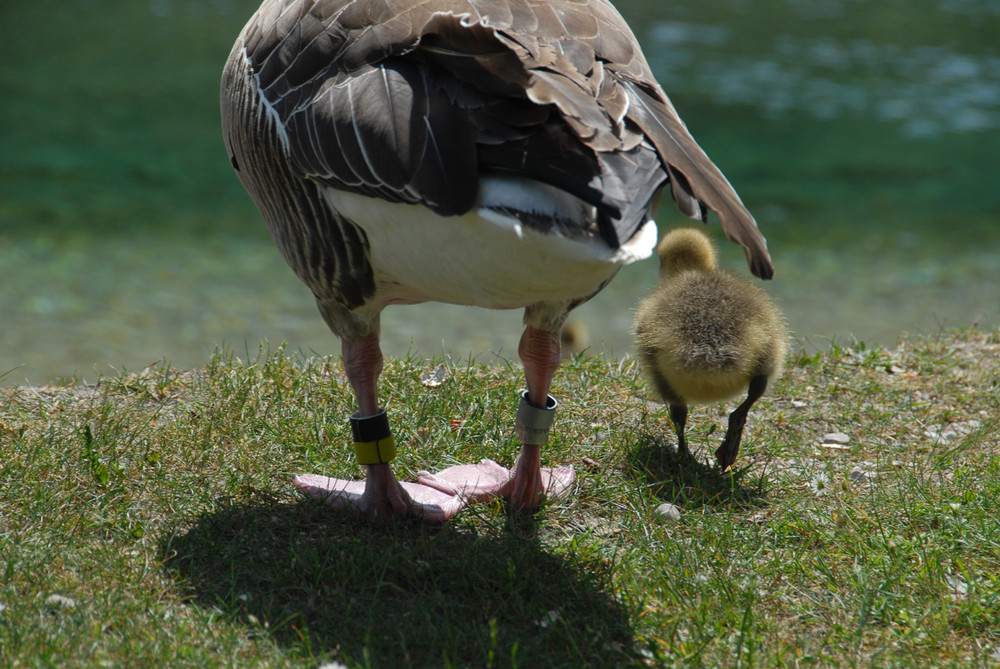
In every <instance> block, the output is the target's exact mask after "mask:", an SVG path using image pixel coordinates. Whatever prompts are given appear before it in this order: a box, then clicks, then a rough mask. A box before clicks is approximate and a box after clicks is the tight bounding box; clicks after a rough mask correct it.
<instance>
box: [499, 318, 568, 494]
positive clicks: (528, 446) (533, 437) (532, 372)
mask: <svg viewBox="0 0 1000 669" xmlns="http://www.w3.org/2000/svg"><path fill="white" fill-rule="evenodd" d="M560 349H561V342H560V337H559V333H558V332H550V331H548V330H543V329H540V328H537V327H534V326H531V325H528V326H527V327H525V330H524V334H523V335H522V336H521V343H520V345H519V346H518V355H519V356H520V358H521V362H522V363H523V364H524V375H525V380H526V382H527V385H528V391H527V393H525V396H524V397H523V399H522V403H521V406H520V408H519V410H518V423H519V424H518V433H519V434H520V435H522V445H521V454H520V455H519V456H518V458H517V462H516V463H515V464H514V469H513V472H512V475H511V479H510V484H509V486H508V487H507V490H506V491H505V494H504V496H505V497H506V498H507V499H508V500H509V502H510V504H511V507H512V508H514V509H516V510H526V511H530V510H533V509H535V508H537V507H538V505H539V504H540V503H541V501H542V498H543V497H550V498H556V497H559V496H560V495H562V494H563V493H565V492H566V491H567V490H568V489H569V487H570V485H572V483H573V469H572V468H570V467H559V468H552V469H549V468H543V467H542V466H541V448H542V445H543V444H544V443H545V442H546V441H547V440H548V437H547V432H548V430H547V423H551V420H552V412H554V411H555V406H556V403H555V399H553V398H551V397H550V396H549V388H550V387H551V385H552V377H553V376H555V373H556V369H558V367H559V355H560ZM546 413H547V414H548V415H547V416H546V415H545V414H546ZM540 423H546V425H545V426H544V428H539V427H538V425H539V424H540Z"/></svg>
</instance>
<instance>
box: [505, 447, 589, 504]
mask: <svg viewBox="0 0 1000 669" xmlns="http://www.w3.org/2000/svg"><path fill="white" fill-rule="evenodd" d="M575 476H576V475H575V473H574V472H573V468H572V467H542V466H541V464H540V449H539V448H538V447H537V446H529V445H525V446H523V447H522V448H521V455H520V457H518V459H517V463H516V464H515V465H514V471H513V475H512V476H511V479H510V485H509V486H508V487H507V490H506V491H505V492H504V497H505V498H506V499H507V501H508V502H509V503H510V505H511V507H512V508H514V509H516V510H519V511H533V510H535V509H537V508H538V506H539V505H540V504H541V503H542V500H543V499H548V500H558V499H560V498H561V497H563V496H564V495H565V494H566V493H567V492H568V491H569V489H570V487H571V486H572V485H573V480H574V478H575Z"/></svg>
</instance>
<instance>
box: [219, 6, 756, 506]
mask: <svg viewBox="0 0 1000 669" xmlns="http://www.w3.org/2000/svg"><path fill="white" fill-rule="evenodd" d="M221 107H222V128H223V135H224V139H225V143H226V148H227V150H228V152H229V158H230V161H231V163H232V165H233V167H234V169H235V170H236V173H237V175H238V176H239V178H240V181H241V182H242V183H243V185H244V187H245V188H246V190H247V191H248V193H249V194H250V197H251V198H252V199H253V201H254V203H255V204H256V205H257V208H258V209H259V210H260V212H261V214H262V215H263V218H264V220H265V222H266V223H267V226H268V229H269V230H270V233H271V235H272V237H273V239H274V241H275V243H276V245H277V247H278V249H279V251H280V252H281V254H282V256H283V257H284V259H285V260H286V261H287V262H288V264H289V265H290V266H291V268H292V270H293V271H294V272H295V273H296V275H297V276H298V277H299V278H300V279H301V280H302V281H303V282H304V283H305V284H306V286H308V288H309V289H310V290H311V291H312V293H313V295H314V296H315V298H316V303H317V305H318V307H319V311H320V314H321V315H322V316H323V318H324V320H325V321H326V323H327V325H328V326H329V327H330V329H331V330H332V331H333V333H334V334H335V335H337V336H338V337H340V338H341V340H342V350H343V357H344V366H345V370H346V375H347V378H348V380H349V382H350V384H351V386H352V388H353V391H354V394H355V398H356V401H357V406H358V410H357V412H356V413H355V414H354V415H352V416H351V417H350V424H351V427H352V431H353V436H354V442H355V451H356V453H357V456H358V462H359V463H360V464H362V465H365V466H366V467H367V469H366V473H365V479H364V480H363V481H361V480H358V481H351V480H342V479H332V478H327V477H324V476H319V475H313V474H306V475H301V476H298V477H296V479H295V484H296V485H297V486H298V488H299V489H300V490H303V491H304V492H306V493H307V494H311V495H314V496H317V497H320V498H322V499H324V500H326V501H327V502H329V503H330V504H332V505H334V506H337V507H349V508H351V509H354V510H355V511H357V512H359V513H360V514H361V515H363V516H366V517H376V516H382V515H392V514H411V515H418V516H422V517H424V518H426V519H432V520H440V519H445V518H448V517H450V516H452V515H453V514H454V513H456V512H457V511H458V510H459V509H461V508H462V507H463V506H464V505H465V504H466V503H467V502H468V501H470V500H476V499H487V498H491V497H497V496H500V497H503V498H506V499H507V500H508V501H509V502H510V504H511V507H512V508H520V509H527V510H530V509H533V508H535V507H536V506H537V505H538V504H539V503H540V502H541V500H542V499H543V498H544V497H546V496H549V497H551V496H554V495H558V494H561V493H563V492H564V491H565V490H566V489H567V487H568V486H569V485H570V484H571V482H572V477H573V473H572V470H571V469H570V468H553V469H547V468H546V469H543V468H542V467H541V464H540V463H541V457H540V449H541V446H542V445H543V444H545V443H546V441H547V435H548V432H549V427H550V425H551V423H552V419H553V415H554V412H555V409H556V405H557V402H556V400H555V398H553V397H551V396H550V395H549V389H550V385H551V381H552V378H553V375H554V374H555V371H556V368H557V367H558V364H559V359H560V341H559V330H560V328H561V326H562V324H563V322H564V321H565V319H566V316H567V314H568V313H569V312H570V310H571V309H573V308H574V307H576V306H578V305H580V304H582V303H583V302H585V301H586V300H588V299H590V298H591V297H592V296H593V295H594V294H596V293H597V292H598V291H600V290H601V289H602V288H603V287H604V286H605V285H606V284H607V283H608V282H609V281H610V280H611V278H612V277H613V276H614V275H615V273H616V272H617V271H618V270H619V269H620V268H621V267H622V266H623V265H625V264H628V263H631V262H633V261H635V260H639V259H642V258H645V257H648V256H649V255H650V254H651V253H652V251H653V248H654V246H655V242H656V236H657V233H656V225H655V223H654V222H653V221H652V220H651V219H650V213H651V209H652V203H653V201H654V197H655V196H656V194H657V193H658V192H659V191H660V190H661V189H664V188H669V190H670V192H671V194H672V195H673V197H674V199H675V201H676V203H677V206H678V208H679V209H680V211H681V212H682V213H684V214H686V215H688V216H691V217H693V218H696V219H701V220H705V219H706V218H707V216H708V212H709V210H712V211H715V212H716V213H717V215H718V217H719V221H720V223H721V225H722V229H723V231H724V232H725V234H726V235H727V236H728V237H729V238H730V239H731V240H733V241H735V242H737V243H739V244H741V245H742V246H743V247H744V248H745V250H746V254H747V259H748V262H749V264H750V267H751V269H752V271H753V272H754V273H755V274H756V275H758V276H760V277H764V278H767V277H770V276H771V274H772V268H771V261H770V257H769V255H768V252H767V246H766V243H765V241H764V238H763V237H762V236H761V234H760V232H759V231H758V229H757V225H756V223H755V222H754V219H753V217H752V216H751V215H750V213H749V212H748V211H747V210H746V208H745V207H744V206H743V203H742V202H741V201H740V198H739V197H738V196H737V194H736V192H735V191H734V190H733V188H732V186H730V184H729V182H728V181H727V180H726V178H725V177H724V176H723V175H722V173H721V172H720V171H719V170H718V168H717V167H716V166H715V165H714V164H713V163H712V162H711V160H709V158H708V157H707V156H706V155H705V153H704V152H703V151H702V150H701V148H699V146H698V145H697V143H695V141H694V139H693V138H692V137H691V135H690V134H689V133H688V131H687V129H686V127H685V125H684V123H683V122H682V121H681V119H680V118H679V117H678V115H677V112H676V111H675V110H674V107H673V105H672V104H671V103H670V101H669V100H668V99H667V96H666V94H665V93H664V92H663V90H662V89H661V88H660V87H659V85H658V84H657V83H656V81H655V80H654V79H653V75H652V73H651V72H650V70H649V66H648V65H647V63H646V60H645V59H644V57H643V55H642V53H641V51H640V49H639V44H638V42H637V41H636V39H635V37H634V36H633V35H632V32H631V31H630V30H629V28H628V26H627V25H626V24H625V21H624V20H623V19H622V17H621V16H620V15H619V14H618V12H617V11H616V10H615V9H614V8H613V7H612V6H611V4H609V3H608V2H607V1H606V0H551V1H543V0H392V1H387V0H266V1H265V2H264V3H263V4H262V5H261V6H260V8H259V9H258V11H257V13H256V14H254V16H253V17H252V18H251V19H250V20H249V22H248V23H247V24H246V27H245V28H244V29H243V32H242V33H241V34H240V36H239V38H238V39H237V40H236V43H235V45H234V46H233V50H232V52H231V54H230V56H229V60H228V61H227V63H226V66H225V70H224V72H223V76H222V85H221ZM425 301H438V302H448V303H453V304H463V305H474V306H479V307H487V308H491V309H512V308H518V309H524V324H525V329H524V332H523V335H522V337H521V341H520V345H519V348H518V353H519V356H520V358H521V360H522V361H523V364H524V370H525V379H526V385H527V390H526V391H525V393H524V394H523V395H522V397H521V399H520V402H519V404H518V411H517V416H516V418H515V421H514V430H513V432H514V433H515V434H516V435H517V437H518V438H519V440H520V441H521V443H522V447H521V452H520V455H519V457H518V458H517V460H516V462H515V463H514V466H513V469H512V470H508V469H507V468H506V467H504V466H501V465H499V464H497V463H495V462H492V461H489V460H487V461H483V462H481V463H478V464H473V465H463V466H459V467H453V468H450V469H446V470H444V471H442V472H438V473H437V474H436V475H432V474H427V473H423V474H421V475H420V478H419V481H418V482H416V483H401V482H399V481H398V480H397V479H396V477H395V474H394V473H393V470H392V467H391V465H390V461H391V460H392V457H393V455H394V453H395V443H394V441H393V437H392V433H391V430H390V428H389V421H388V417H387V415H386V412H385V408H384V407H382V406H381V405H380V404H379V398H378V390H377V383H378V377H379V373H380V371H381V368H382V354H381V350H380V347H379V332H380V314H381V313H382V310H383V309H384V308H385V307H387V306H388V305H392V304H415V303H419V302H425Z"/></svg>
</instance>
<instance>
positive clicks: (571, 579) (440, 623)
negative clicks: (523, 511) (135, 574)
mask: <svg viewBox="0 0 1000 669" xmlns="http://www.w3.org/2000/svg"><path fill="white" fill-rule="evenodd" d="M466 514H469V515H468V516H467V515H466ZM466 514H463V516H460V517H459V518H457V519H454V520H453V521H452V522H451V523H449V524H446V525H440V526H433V525H427V524H424V523H421V522H419V521H410V520H396V521H390V522H387V523H384V524H382V525H371V524H367V523H363V522H359V521H358V520H356V519H354V518H352V517H350V516H348V515H346V514H343V513H337V512H334V511H331V510H330V509H329V508H327V507H324V506H322V505H321V504H318V503H315V502H312V501H292V500H289V499H278V498H275V497H274V496H271V495H269V494H267V493H256V494H254V495H252V496H251V501H249V502H247V501H239V502H233V503H227V504H225V505H223V506H222V507H220V508H217V509H215V510H212V511H210V512H207V513H205V514H203V515H202V516H200V517H199V518H197V519H196V520H195V521H194V523H193V524H192V525H191V526H189V527H186V528H185V529H182V530H180V531H178V532H176V533H174V534H173V535H171V536H169V537H168V538H166V539H165V540H164V541H163V542H162V543H161V552H162V556H163V560H164V564H165V567H166V569H167V571H168V572H169V573H171V574H172V575H173V576H174V577H175V578H176V579H177V580H178V581H179V582H181V583H183V584H184V586H185V587H187V588H188V589H189V592H190V601H191V602H192V603H193V604H194V605H196V606H204V607H207V608H217V609H220V610H221V611H222V612H223V613H224V614H225V615H226V616H227V617H229V618H230V619H231V620H234V621H236V622H238V623H242V624H245V625H247V627H248V634H250V635H254V634H261V635H270V636H271V637H272V638H273V639H274V640H276V641H277V642H278V643H279V644H280V645H284V646H288V647H289V648H293V649H294V650H295V651H296V652H306V653H308V654H311V655H312V656H313V657H322V656H330V657H334V658H336V659H338V660H340V661H342V662H346V663H348V664H351V663H354V662H359V663H362V664H366V665H370V666H386V667H389V666H418V667H419V666H488V665H490V664H493V665H497V666H506V665H512V666H513V665H519V664H526V665H531V666H573V665H574V664H575V663H576V662H579V661H582V660H583V658H586V660H587V662H589V663H590V664H592V665H593V666H620V665H624V664H634V663H635V662H636V661H637V655H636V652H635V635H634V632H633V630H632V628H631V626H630V622H629V617H628V613H627V611H626V609H625V608H624V606H623V605H622V604H621V602H620V601H619V599H618V598H617V597H616V595H615V592H614V589H613V586H612V574H611V567H610V565H608V564H607V563H605V562H603V561H601V560H599V559H598V558H595V557H594V556H592V555H587V556H581V555H579V554H576V553H574V552H572V551H560V552H559V553H558V554H557V553H554V552H553V551H551V550H549V549H547V548H546V547H545V546H544V545H543V544H542V543H541V542H540V541H539V539H538V534H539V532H538V531H536V527H535V526H534V524H533V523H532V522H530V521H525V520H521V521H515V522H513V524H512V523H511V522H508V523H506V524H505V523H504V522H503V521H495V520H493V521H492V522H493V524H491V518H490V517H487V516H488V515H489V514H482V515H481V517H479V518H477V517H476V515H475V511H472V512H471V513H470V512H466ZM463 518H464V520H463Z"/></svg>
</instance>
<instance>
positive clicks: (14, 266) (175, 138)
mask: <svg viewBox="0 0 1000 669" xmlns="http://www.w3.org/2000/svg"><path fill="white" fill-rule="evenodd" d="M618 6H619V8H620V9H621V10H622V13H623V14H625V16H626V18H628V19H629V21H630V22H631V23H632V25H634V26H638V28H637V30H636V33H637V35H638V37H639V39H640V41H641V42H642V43H643V45H644V49H645V51H646V54H647V57H648V59H649V60H650V63H651V64H652V66H653V69H654V71H655V72H656V73H657V76H658V77H659V78H660V80H661V82H662V83H663V85H664V87H665V88H666V89H667V91H668V93H669V94H670V95H671V97H672V99H673V100H674V103H675V105H676V106H677V108H678V110H679V111H680V113H681V115H682V116H683V117H684V119H685V120H686V122H687V124H688V126H689V127H690V128H691V130H692V132H693V134H694V135H695V137H696V138H697V139H698V140H699V142H700V143H701V144H702V146H703V147H704V148H705V149H706V150H707V151H708V153H709V155H711V156H712V157H713V159H714V160H715V161H716V163H718V164H719V166H720V167H721V168H722V169H723V171H724V172H725V173H726V174H727V176H728V177H729V178H730V180H731V181H732V182H733V184H734V185H735V186H736V187H737V189H738V190H739V192H740V194H741V196H742V197H743V199H744V201H745V202H746V203H747V204H748V205H749V206H750V208H751V210H752V211H754V213H755V214H756V216H757V218H758V221H759V223H760V226H761V228H762V230H763V231H764V233H765V235H766V236H767V238H768V240H769V245H770V248H771V251H772V255H773V257H774V260H775V265H776V268H777V275H776V278H775V280H774V281H773V282H771V283H770V284H768V288H769V290H771V292H772V293H773V294H774V295H775V296H776V298H777V299H778V300H779V302H780V303H781V305H782V306H783V307H784V309H785V311H786V314H787V317H788V320H789V323H790V326H791V329H792V330H793V331H794V332H795V334H796V336H797V337H798V338H799V340H800V341H801V342H803V343H804V345H807V346H818V347H825V346H826V345H827V344H828V342H829V340H830V339H831V338H834V337H837V338H848V337H854V336H856V337H858V338H861V339H864V340H867V341H870V342H879V343H883V344H886V345H892V344H893V343H894V342H895V341H896V339H897V338H898V337H899V335H900V334H901V333H902V332H904V331H920V332H935V331H937V330H939V329H940V328H942V327H951V326H955V327H957V326H967V325H972V324H973V323H977V322H978V323H980V324H982V325H984V326H988V325H997V324H998V323H1000V225H998V223H1000V187H998V185H997V183H998V179H997V177H998V172H1000V2H998V1H997V0H906V1H903V0H879V1H875V0H766V1H765V0H754V1H750V0H714V1H702V2H681V3H677V2H673V3H664V2H658V1H656V0H643V1H641V0H629V1H627V2H626V1H624V0H623V1H622V2H620V3H618ZM254 8H255V3H254V2H252V1H245V0H214V1H210V0H150V1H147V0H59V1H56V0H34V1H33V2H30V3H29V2H19V3H14V2H4V3H2V4H0V374H4V373H6V374H4V376H3V379H2V383H4V384H5V385H11V384H19V383H25V382H28V383H35V384H38V383H45V382H49V381H52V380H54V379H56V378H59V377H69V376H72V375H74V374H79V375H81V376H82V377H84V378H86V379H91V380H92V379H93V378H94V377H95V376H96V374H97V373H98V372H106V371H109V370H110V369H112V368H114V369H121V368H126V369H133V370H137V369H141V368H142V367H144V366H146V365H147V364H150V363H152V362H154V361H157V360H159V359H161V358H166V359H167V360H169V361H170V363H171V364H173V365H175V366H179V367H190V366H196V365H200V364H203V363H204V362H205V361H206V360H207V358H208V356H209V355H210V354H211V352H212V351H213V350H214V349H215V348H216V347H217V346H229V347H231V348H233V349H235V350H237V351H238V352H243V351H249V352H250V353H251V354H254V353H256V351H257V350H258V346H259V343H260V341H261V340H262V339H267V340H269V341H270V342H272V344H271V345H272V346H274V345H276V344H277V343H278V342H281V341H287V342H288V344H289V347H290V348H292V349H301V350H303V351H306V352H311V351H315V352H318V353H324V354H325V353H331V352H334V353H335V352H338V351H339V344H338V342H337V341H336V339H335V338H334V337H333V336H332V335H330V334H329V333H328V332H327V331H326V329H325V326H324V325H323V323H322V321H321V319H320V318H319V316H318V315H317V314H316V312H315V306H314V304H313V301H312V298H311V296H310V294H309V292H308V291H307V290H306V289H305V288H304V287H303V286H302V285H300V284H299V283H298V281H297V280H296V279H295V278H294V276H293V275H292V273H291V271H290V270H288V269H287V267H285V266H284V264H283V262H282V260H281V259H280V257H279V256H278V253H277V251H276V250H275V249H274V248H273V245H272V243H271V241H270V239H269V238H268V236H267V233H266V231H265V229H264V225H263V222H262V221H261V219H260V217H259V215H258V214H257V212H256V210H255V209H254V208H253V206H252V204H251V203H250V200H249V198H248V197H247V196H246V194H245V193H244V192H243V190H242V187H241V186H240V184H239V182H238V181H237V179H236V177H235V176H234V174H233V173H232V170H231V169H230V167H229V164H228V161H227V159H226V155H225V151H224V149H223V146H222V141H221V135H220V130H219V120H218V81H219V75H220V72H221V68H222V65H223V63H224V62H225V59H226V56H227V54H228V52H229V49H230V47H231V45H232V43H233V41H234V39H235V37H236V35H237V33H238V32H239V30H240V28H241V26H242V25H243V23H244V22H245V21H246V19H247V18H248V17H249V16H250V14H251V13H252V12H253V10H254ZM667 199H669V198H667ZM658 220H659V222H660V223H661V225H662V226H670V225H676V224H679V223H684V222H685V220H684V219H682V218H681V217H680V216H679V214H677V213H676V212H675V211H674V209H673V206H672V203H670V202H667V203H666V204H665V205H664V207H663V209H662V210H661V212H660V215H659V218H658ZM711 230H712V232H713V233H715V234H716V236H717V237H718V238H719V239H720V242H721V243H722V244H723V245H724V246H723V251H724V252H723V262H724V263H725V264H726V265H727V266H730V267H733V268H736V269H738V271H741V272H745V271H746V270H745V264H744V261H743V257H742V251H741V250H740V249H739V248H736V247H735V246H734V245H731V244H728V243H727V242H725V241H724V240H722V239H721V235H720V234H719V231H718V227H717V226H716V225H715V224H714V222H713V224H712V227H711ZM655 275H656V267H655V263H654V262H653V261H649V262H644V263H639V264H638V265H635V266H632V267H629V268H627V269H626V270H625V271H623V272H622V273H621V275H620V276H619V278H617V279H616V280H615V282H614V283H612V285H611V286H610V287H609V288H608V289H607V290H606V291H605V292H604V293H602V294H601V295H599V296H598V297H597V298H595V299H594V300H593V301H592V302H591V303H590V304H588V305H585V306H584V307H582V308H581V309H579V310H578V311H577V312H576V318H577V319H578V320H579V321H581V322H583V323H584V324H586V325H587V327H588V328H589V330H590V333H591V338H592V340H593V348H594V349H595V350H603V351H607V352H609V353H614V354H616V355H622V354H626V353H628V352H629V350H630V343H629V336H628V329H629V325H630V321H631V309H632V306H633V305H634V303H635V301H636V300H637V299H638V297H639V296H640V295H641V294H642V293H643V292H644V291H646V290H648V288H649V287H650V286H651V285H652V283H653V282H654V281H655ZM383 327H384V344H385V349H386V351H387V352H388V353H392V354H399V353H403V352H405V351H406V350H407V349H409V348H411V347H412V348H414V349H416V350H417V351H419V352H421V353H424V354H427V355H430V356H433V355H438V354H440V353H442V352H451V353H454V354H455V355H458V356H461V357H465V356H467V355H469V354H470V353H474V354H484V353H485V354H488V353H490V352H500V353H501V354H503V355H505V356H507V357H513V356H514V351H515V350H516V344H517V338H518V336H519V332H520V327H521V325H520V314H519V313H516V312H487V311H483V310H478V309H471V308H460V307H453V306H447V305H433V304H430V305H421V306H413V307H392V308H389V309H388V310H387V311H386V314H385V316H384V321H383Z"/></svg>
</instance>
